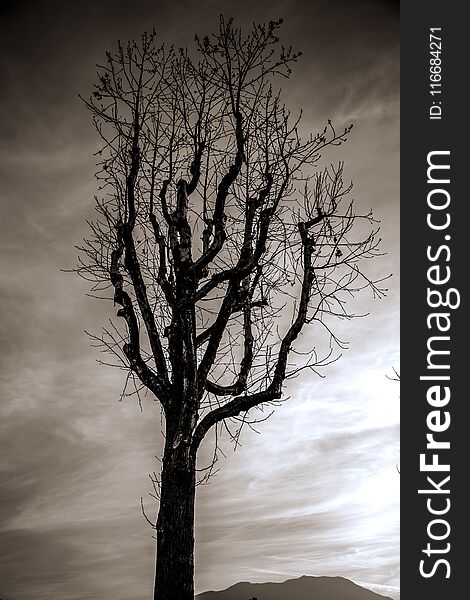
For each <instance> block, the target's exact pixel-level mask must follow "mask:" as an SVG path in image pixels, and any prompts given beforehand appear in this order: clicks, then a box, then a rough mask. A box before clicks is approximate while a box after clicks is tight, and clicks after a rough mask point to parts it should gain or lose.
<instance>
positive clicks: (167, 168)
mask: <svg viewBox="0 0 470 600" xmlns="http://www.w3.org/2000/svg"><path fill="white" fill-rule="evenodd" d="M280 25H281V22H280V21H278V22H271V23H268V24H266V25H254V26H253V29H252V30H251V32H249V34H248V35H247V36H246V37H243V36H242V33H241V31H240V30H239V29H237V28H235V27H234V26H233V24H232V22H231V21H225V20H224V19H223V18H222V19H221V21H220V29H219V31H218V33H216V34H215V35H214V36H212V37H205V38H202V39H199V38H196V42H197V51H198V58H197V60H196V59H194V58H193V57H192V56H191V54H190V53H189V52H188V51H186V50H185V51H181V52H179V53H177V52H174V51H173V50H172V49H166V48H165V47H164V46H161V47H158V46H157V45H156V43H155V34H154V33H153V34H150V35H148V34H145V35H144V36H143V37H142V40H141V42H140V43H139V44H137V43H130V44H129V45H128V46H127V47H126V48H124V47H122V46H121V45H119V46H118V51H117V53H116V54H114V55H113V54H111V53H108V54H107V60H106V63H105V64H104V65H102V66H100V67H99V71H98V75H99V79H98V83H97V84H96V86H95V91H94V93H93V95H92V97H91V98H90V99H88V100H84V102H85V104H86V106H87V108H88V109H89V110H90V112H91V113H92V115H93V121H94V124H95V126H96V129H97V132H98V134H99V136H100V138H101V140H102V141H103V146H102V148H101V150H100V151H99V152H98V156H99V157H100V158H99V163H98V168H99V170H98V172H97V179H98V181H99V184H100V190H101V194H102V196H101V197H100V198H96V210H97V213H98V216H97V217H96V218H95V219H94V220H91V221H90V223H89V224H90V228H91V233H90V236H89V237H88V239H86V240H84V243H83V245H82V246H81V247H80V250H81V253H82V254H81V258H80V259H79V260H80V262H79V266H78V268H77V271H78V272H79V274H80V275H82V276H83V277H85V278H86V279H88V280H90V281H92V282H93V290H94V291H95V293H96V295H97V296H98V297H102V295H103V294H106V293H107V292H106V290H108V289H109V288H110V287H111V289H112V290H113V293H112V299H113V301H114V303H115V305H117V306H118V307H119V310H118V312H117V315H118V316H119V317H121V318H122V319H123V321H124V323H125V327H120V326H119V325H114V324H113V325H111V326H110V327H109V328H106V329H104V331H103V334H102V335H101V336H94V339H95V341H97V342H98V343H99V344H100V345H101V346H103V349H104V350H106V351H108V352H109V353H110V354H111V355H112V356H113V357H115V358H116V359H117V360H118V361H120V362H119V363H118V366H120V367H121V368H123V369H125V370H126V372H127V379H126V386H127V385H128V384H130V385H133V386H134V391H135V393H136V394H137V395H138V396H139V401H141V396H140V394H141V391H142V390H145V391H147V390H148V391H149V392H150V393H151V394H152V395H153V397H154V399H155V400H157V401H159V403H160V406H161V410H162V413H163V419H164V424H165V432H164V435H165V449H164V454H163V461H162V470H161V475H160V482H159V483H160V490H161V491H160V494H161V495H160V506H159V512H158V518H157V521H156V523H155V524H153V526H154V527H155V529H156V536H157V561H156V576H155V598H156V599H157V598H158V600H190V599H191V600H192V598H193V594H194V589H193V577H194V499H195V489H196V483H197V481H196V473H197V469H196V461H197V454H198V449H199V448H200V445H201V443H202V442H203V440H204V438H205V437H206V435H207V434H208V432H209V431H211V430H212V431H215V432H216V433H217V432H219V431H220V430H221V428H222V426H224V427H225V429H226V430H227V431H228V432H229V434H230V435H232V437H233V439H234V440H235V442H236V441H237V440H238V436H239V434H240V431H241V428H242V426H243V424H244V423H247V422H249V420H250V418H252V417H251V415H252V414H253V410H254V409H256V408H259V407H261V408H263V407H265V406H266V405H269V404H271V403H276V402H278V401H279V400H280V399H281V398H282V396H283V387H284V386H285V383H286V381H287V380H288V379H289V378H290V377H294V376H296V375H298V373H299V372H300V371H302V370H311V371H314V372H316V371H317V370H318V369H319V368H321V367H323V366H325V365H326V364H328V363H329V362H331V361H332V360H334V359H335V357H334V356H332V352H333V350H332V349H333V348H334V347H335V346H336V347H337V348H342V347H343V343H342V342H341V340H339V339H338V338H337V337H336V335H335V334H334V332H333V329H332V325H333V323H334V320H335V319H336V318H337V317H341V318H343V319H345V318H346V319H348V318H351V317H352V316H353V315H352V314H350V313H349V312H348V311H347V310H346V300H347V299H348V298H350V297H351V296H352V295H354V294H355V293H356V292H357V291H359V290H361V289H363V288H369V289H370V290H372V292H373V293H374V294H375V295H379V296H380V295H381V294H382V293H383V290H382V289H380V288H379V287H378V285H377V283H378V282H377V281H374V280H372V279H370V278H369V277H368V276H367V275H366V274H365V273H364V272H363V270H362V263H363V259H369V258H373V257H375V256H376V255H377V254H378V250H377V245H378V240H377V238H376V233H377V232H376V231H375V230H374V229H373V228H371V225H370V224H371V223H373V222H374V221H373V219H372V215H371V214H364V215H361V214H357V213H356V212H355V210H354V207H353V202H352V201H350V200H348V194H349V191H350V189H351V186H350V185H345V184H344V182H343V165H342V163H339V164H338V165H337V166H336V167H329V168H326V169H323V170H320V169H319V168H318V161H319V158H320V153H321V151H322V150H323V149H324V148H326V147H329V146H337V145H340V144H342V143H343V142H344V141H346V137H347V135H348V134H349V131H350V129H351V128H350V127H346V128H345V129H344V130H342V131H341V132H339V133H338V132H337V131H336V130H335V128H334V127H333V125H332V124H331V123H330V122H328V124H327V125H326V127H325V128H324V129H323V130H321V131H320V132H319V133H316V134H308V135H305V134H304V135H302V130H301V125H300V117H298V118H293V117H292V116H291V115H290V113H289V111H288V110H287V108H286V107H285V106H284V104H283V103H282V101H281V92H280V90H277V91H276V89H274V87H273V85H274V83H273V82H274V81H275V80H276V77H277V78H279V77H288V76H289V74H290V67H291V65H292V63H294V62H295V61H296V60H297V59H298V57H299V54H296V53H294V52H293V51H292V50H291V49H286V48H283V47H281V48H279V40H278V37H277V33H278V29H279V27H280ZM358 221H359V222H361V221H362V222H363V223H365V224H366V225H367V227H366V228H364V226H361V227H356V224H357V222H358ZM364 232H365V233H364ZM305 326H310V327H312V328H314V329H315V344H316V345H315V347H312V346H310V347H307V348H306V347H305V344H304V345H303V347H302V352H301V353H297V354H295V355H294V357H295V362H292V356H293V353H292V350H293V348H294V346H295V345H296V344H297V343H298V342H299V341H300V340H299V337H300V335H301V333H302V332H303V330H304V327H305ZM322 341H323V342H324V344H325V348H326V351H325V353H324V355H323V356H322V355H320V354H319V349H318V347H319V345H320V346H321V343H322ZM289 361H291V362H289ZM125 391H127V387H126V388H125ZM255 418H256V417H255ZM216 439H217V436H216ZM209 473H210V470H209Z"/></svg>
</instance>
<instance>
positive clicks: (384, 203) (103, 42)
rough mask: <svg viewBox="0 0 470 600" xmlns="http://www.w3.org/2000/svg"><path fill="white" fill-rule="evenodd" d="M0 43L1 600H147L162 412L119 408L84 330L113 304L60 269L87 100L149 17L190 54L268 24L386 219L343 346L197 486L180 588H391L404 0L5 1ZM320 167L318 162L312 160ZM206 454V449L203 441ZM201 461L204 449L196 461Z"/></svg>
mask: <svg viewBox="0 0 470 600" xmlns="http://www.w3.org/2000/svg"><path fill="white" fill-rule="evenodd" d="M0 10H1V29H2V31H1V34H0V89H1V93H0V115H1V117H0V177H1V188H0V189H1V197H0V216H1V223H0V254H1V260H0V302H1V316H2V318H1V320H0V338H1V343H0V360H1V370H0V396H1V403H0V452H1V460H0V539H1V543H0V598H2V600H32V599H33V598H34V600H46V599H47V600H69V599H70V600H72V599H73V600H88V599H89V600H91V599H97V598H99V599H100V600H111V599H112V600H124V599H126V600H127V599H128V598H129V597H132V598H133V599H134V600H146V599H148V598H150V597H151V594H152V584H153V568H154V540H153V538H152V533H153V532H152V530H151V528H150V527H149V525H148V524H147V522H146V521H145V519H144V518H143V516H142V513H141V509H140V498H141V497H144V500H145V506H146V507H147V511H148V513H149V515H153V514H154V513H155V510H156V506H155V504H154V503H153V501H152V499H151V498H150V497H149V496H148V492H149V491H151V485H150V481H149V479H148V475H147V474H148V473H149V472H152V471H154V470H156V469H158V464H157V462H156V459H155V456H158V455H159V452H160V449H161V436H160V417H159V411H158V408H157V406H156V403H153V402H152V401H151V400H148V401H145V402H144V406H143V411H141V410H140V408H139V406H138V404H137V402H136V400H135V398H129V399H124V401H120V392H121V389H122V384H123V379H122V374H121V373H120V372H118V371H117V370H114V369H110V368H106V367H104V366H101V365H99V364H98V363H97V360H96V359H97V358H99V355H98V353H97V351H96V349H93V348H91V347H90V343H89V339H88V338H87V336H86V335H85V333H84V330H87V331H96V332H99V330H100V327H101V326H103V325H106V323H107V321H108V319H109V318H110V317H112V316H113V315H114V311H113V308H112V306H111V305H110V304H107V303H105V302H98V301H96V300H94V299H92V298H90V297H88V296H87V295H86V293H87V291H88V288H87V285H86V283H84V282H83V281H81V280H80V279H78V278H77V277H76V276H74V275H71V274H69V273H64V272H63V271H62V270H61V269H67V268H70V267H73V266H74V265H75V262H76V251H75V249H74V244H77V243H79V242H80V239H81V238H82V237H83V235H85V233H86V219H87V218H90V217H92V215H93V201H92V198H93V194H94V193H95V192H96V184H95V181H94V175H93V174H94V163H95V159H94V158H93V156H92V154H93V151H94V150H95V149H96V147H97V139H96V137H95V132H94V130H93V127H92V126H91V123H90V119H89V115H88V114H87V112H86V111H85V110H84V107H83V105H82V104H81V102H80V101H79V99H78V93H82V94H84V95H87V94H88V92H89V91H90V90H91V87H92V84H93V80H94V77H95V74H96V69H95V64H96V63H97V62H100V61H101V60H102V58H103V56H104V53H105V51H106V50H107V49H110V48H113V47H115V43H116V40H117V39H118V38H119V39H121V40H127V39H133V38H137V37H139V36H140V34H141V33H142V32H143V31H144V30H150V29H151V28H152V27H153V26H155V27H156V28H157V31H158V33H159V35H160V36H161V38H162V39H163V40H166V41H169V42H174V43H175V45H176V46H183V45H185V44H188V43H189V44H190V43H191V40H192V38H193V35H194V33H196V32H199V33H206V32H209V31H211V30H213V29H215V28H216V27H217V19H218V15H219V13H220V12H223V13H224V14H225V15H227V16H230V15H233V16H234V17H236V18H237V20H238V22H240V23H241V24H242V25H249V24H250V23H251V22H252V21H253V20H255V21H263V20H270V19H276V18H278V17H283V18H284V19H285V24H284V26H283V34H282V35H283V40H285V42H286V43H290V44H292V45H293V46H294V48H295V49H299V50H302V52H303V55H304V56H303V57H302V59H301V61H300V62H299V63H298V64H297V65H296V67H295V70H294V73H293V77H292V79H291V80H290V81H289V83H288V85H286V86H285V90H284V93H285V97H286V100H287V102H288V103H289V105H290V106H291V107H292V108H294V109H297V108H300V107H302V108H303V109H304V120H303V127H304V128H305V130H306V131H308V130H313V131H317V130H318V129H320V128H321V127H322V126H323V123H324V122H325V121H326V119H328V118H331V119H333V121H334V123H335V124H337V126H338V128H340V127H341V126H343V125H346V124H349V123H351V122H352V123H354V129H353V133H352V135H351V136H350V141H349V142H348V144H346V145H345V146H342V147H341V148H340V149H338V150H337V154H336V155H335V161H336V160H337V159H343V160H344V161H345V174H346V176H347V177H350V178H352V179H353V180H354V196H355V198H356V201H357V203H358V205H359V206H360V207H361V208H364V209H369V208H373V210H374V213H375V215H376V217H377V218H378V219H380V221H381V227H382V230H381V237H382V248H383V250H384V251H385V252H386V255H385V256H383V257H382V258H380V259H378V260H377V261H375V264H374V265H373V270H374V272H375V274H389V273H393V277H392V278H391V279H390V280H389V282H388V287H389V292H388V295H387V297H386V298H385V299H382V300H380V301H374V300H373V299H372V298H371V297H370V295H367V294H365V295H363V296H361V297H360V298H358V299H357V301H355V303H353V305H352V308H353V309H354V310H356V311H357V312H369V313H370V314H369V316H367V317H366V318H363V319H357V320H353V321H351V322H347V323H339V324H338V328H337V330H336V331H337V332H338V333H339V334H340V336H342V337H343V338H346V339H347V340H349V342H350V344H349V349H348V350H347V351H346V352H344V355H343V357H342V358H341V360H339V361H338V362H336V363H334V364H333V365H331V366H330V367H328V368H327V369H325V372H324V375H326V377H325V378H324V379H320V378H318V377H315V376H313V375H312V376H310V375H305V376H302V377H301V378H299V379H296V380H295V381H293V382H291V383H290V384H289V386H288V389H287V394H288V395H289V396H290V399H289V400H288V401H286V402H285V403H283V404H282V405H281V406H280V407H278V408H277V409H276V411H275V413H274V414H273V416H272V417H271V418H270V419H268V420H267V421H266V422H264V423H262V424H260V425H259V426H258V431H259V433H257V432H254V431H250V430H246V431H245V432H244V434H243V436H242V438H241V447H239V448H238V449H237V450H236V451H235V452H234V450H233V447H232V446H230V444H228V443H227V444H226V445H225V446H224V454H225V456H224V457H221V459H220V461H219V463H218V465H217V466H218V468H219V469H220V470H219V472H218V473H217V474H216V476H215V477H214V478H213V480H212V482H211V484H210V485H207V486H201V487H199V488H198V492H197V507H196V512H197V515H196V589H197V591H198V592H202V591H206V590H209V589H223V588H225V587H227V586H229V585H231V584H233V583H236V582H238V581H253V582H262V581H283V580H285V579H288V578H290V577H295V576H300V575H332V576H336V575H340V576H344V577H348V578H350V579H352V580H353V581H355V582H358V583H360V584H362V585H366V586H369V587H372V588H373V589H374V590H375V591H378V592H379V593H380V592H382V593H384V594H387V595H390V596H393V597H395V598H396V597H398V594H399V532H398V528H399V527H398V526H399V506H398V499H399V483H400V481H399V479H400V478H399V474H398V472H397V469H396V465H397V463H399V449H398V441H399V435H398V425H399V414H398V412H399V390H398V384H397V383H396V382H394V381H391V380H390V379H389V378H387V376H391V375H393V368H394V367H397V366H398V361H399V356H398V346H399V339H398V328H399V306H398V295H399V294H398V291H399V248H398V242H399V231H398V222H399V185H398V181H399V171H398V167H399V165H398V159H399V153H398V152H399V126H398V123H399V102H398V98H399V64H398V58H399V45H398V33H399V32H398V3H397V2H392V1H388V2H386V1H378V0H377V1H373V0H367V1H366V0H358V1H346V0H328V1H327V0H310V1H294V0H290V1H287V0H274V1H273V2H268V1H266V0H261V1H258V2H256V3H255V2H248V1H247V0H237V1H236V2H235V1H233V2H232V1H229V0H225V1H221V2H215V1H208V2H204V3H201V2H195V1H194V0H182V1H180V2H178V3H172V2H170V1H168V0H164V1H154V2H152V1H150V0H134V1H133V2H132V3H129V2H123V1H121V0H115V1H113V2H111V1H109V0H105V1H102V2H91V1H83V0H82V1H81V2H55V1H49V2H41V1H24V2H21V3H13V2H10V3H9V4H8V5H6V4H5V3H4V5H2V8H1V9H0ZM328 158H329V157H328ZM203 452H206V453H207V455H209V452H210V448H209V447H208V446H206V447H205V448H204V449H203ZM203 458H204V457H203Z"/></svg>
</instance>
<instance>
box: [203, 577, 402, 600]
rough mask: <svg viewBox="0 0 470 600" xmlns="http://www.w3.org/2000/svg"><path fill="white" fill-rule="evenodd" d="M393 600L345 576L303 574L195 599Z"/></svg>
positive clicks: (207, 593) (248, 584) (241, 584)
mask: <svg viewBox="0 0 470 600" xmlns="http://www.w3.org/2000/svg"><path fill="white" fill-rule="evenodd" d="M252 598H256V599H257V600H391V598H389V597H388V596H381V595H380V594H375V593H374V592H371V591H370V590H366V589H365V588H363V587H361V586H359V585H356V584H355V583H353V582H352V581H349V579H344V578H343V577H307V576H304V577H300V578H299V579H289V580H288V581H284V582H283V583H248V582H242V583H236V584H235V585H232V586H231V587H229V588H227V589H226V590H222V591H220V592H204V593H203V594H198V595H197V596H196V600H250V599H252Z"/></svg>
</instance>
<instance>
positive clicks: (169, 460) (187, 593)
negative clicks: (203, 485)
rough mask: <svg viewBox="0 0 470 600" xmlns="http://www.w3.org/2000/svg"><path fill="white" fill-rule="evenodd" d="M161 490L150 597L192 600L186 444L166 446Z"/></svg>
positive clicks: (192, 468) (191, 492)
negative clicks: (153, 583)
mask: <svg viewBox="0 0 470 600" xmlns="http://www.w3.org/2000/svg"><path fill="white" fill-rule="evenodd" d="M161 490H162V491H161V498H160V508H159V512H158V518H157V526H156V530H157V563H156V574H155V592H154V598H155V600H177V599H178V600H193V599H194V500H195V492H196V460H195V455H194V454H193V453H192V452H191V451H190V448H188V445H187V444H184V443H181V444H180V445H179V446H177V447H176V448H173V446H172V445H171V444H169V443H167V444H166V446H165V452H164V455H163V468H162V474H161Z"/></svg>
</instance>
